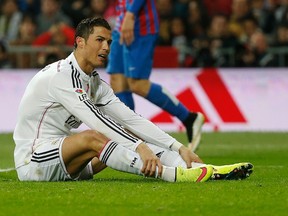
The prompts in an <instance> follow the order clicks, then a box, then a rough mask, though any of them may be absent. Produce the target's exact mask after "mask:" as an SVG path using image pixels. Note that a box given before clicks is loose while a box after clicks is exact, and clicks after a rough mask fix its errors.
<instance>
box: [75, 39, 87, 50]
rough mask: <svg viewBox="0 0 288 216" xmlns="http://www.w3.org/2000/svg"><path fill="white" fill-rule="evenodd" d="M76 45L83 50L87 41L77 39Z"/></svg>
mask: <svg viewBox="0 0 288 216" xmlns="http://www.w3.org/2000/svg"><path fill="white" fill-rule="evenodd" d="M76 44H77V47H79V48H83V47H84V45H85V39H84V38H83V37H79V36H78V37H76Z"/></svg>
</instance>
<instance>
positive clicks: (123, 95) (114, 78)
mask: <svg viewBox="0 0 288 216" xmlns="http://www.w3.org/2000/svg"><path fill="white" fill-rule="evenodd" d="M119 39H120V35H119V32H117V31H113V33H112V44H111V48H110V49H111V51H110V54H109V60H108V65H107V73H108V74H110V85H111V87H112V89H113V90H114V93H115V95H116V96H117V97H118V98H119V99H120V100H121V101H122V102H123V103H125V104H126V105H127V106H128V107H129V108H130V109H132V110H134V108H135V107H134V100H133V96H132V92H131V91H130V90H129V86H128V83H127V79H126V77H125V76H124V61H123V46H122V45H121V44H120V43H119Z"/></svg>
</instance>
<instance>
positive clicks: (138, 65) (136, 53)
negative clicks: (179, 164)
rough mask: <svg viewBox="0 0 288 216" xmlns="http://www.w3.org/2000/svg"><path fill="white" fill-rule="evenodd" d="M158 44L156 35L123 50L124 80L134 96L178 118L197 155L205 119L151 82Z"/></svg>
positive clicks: (140, 40) (140, 38)
mask: <svg viewBox="0 0 288 216" xmlns="http://www.w3.org/2000/svg"><path fill="white" fill-rule="evenodd" d="M156 40H157V35H148V36H145V37H138V38H137V39H136V40H135V41H134V42H133V44H132V45H131V46H129V47H127V46H124V57H123V58H124V61H125V76H126V77H127V78H128V84H129V88H130V90H131V91H132V92H133V93H136V94H138V95H140V96H142V97H144V98H146V99H147V100H148V101H150V102H151V103H153V104H155V105H156V106H158V107H160V108H162V109H163V110H165V111H167V112H168V113H170V114H171V115H173V116H176V117H177V118H178V119H179V120H180V121H181V122H182V123H183V124H184V126H185V127H186V132H187V136H188V142H189V144H190V145H189V148H190V149H191V150H192V151H195V150H196V148H197V146H198V144H199V142H200V139H201V129H202V125H203V123H204V116H203V115H202V114H201V113H197V112H190V111H189V110H188V109H187V107H185V106H184V105H183V104H182V103H181V102H180V101H179V100H178V99H177V98H176V97H175V96H174V95H172V94H171V93H170V92H169V91H168V90H167V89H165V88H164V87H163V86H161V85H159V84H157V83H153V82H150V80H149V77H150V74H151V71H152V66H153V53H154V48H155V44H156ZM143 50H145V52H143Z"/></svg>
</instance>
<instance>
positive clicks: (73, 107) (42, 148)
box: [13, 18, 253, 182]
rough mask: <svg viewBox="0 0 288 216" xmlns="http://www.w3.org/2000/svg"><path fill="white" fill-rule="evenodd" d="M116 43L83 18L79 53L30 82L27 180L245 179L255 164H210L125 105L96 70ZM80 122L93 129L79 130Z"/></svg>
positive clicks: (22, 109) (23, 157) (24, 116)
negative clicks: (121, 175) (115, 174)
mask: <svg viewBox="0 0 288 216" xmlns="http://www.w3.org/2000/svg"><path fill="white" fill-rule="evenodd" d="M110 44H111V28H110V26H109V24H108V23H107V21H106V20H105V19H102V18H88V19H85V20H82V21H81V22H80V23H79V25H78V26H77V28H76V36H75V49H74V51H73V52H72V53H71V54H70V55H69V56H68V57H67V58H66V59H62V60H59V61H57V62H54V63H52V64H49V65H47V66H46V67H45V68H44V69H42V70H41V71H39V72H38V73H37V74H36V75H35V76H34V77H33V78H32V80H31V81H30V83H29V84H28V86H27V88H26V90H25V93H24V95H23V98H22V100H21V103H20V105H19V112H18V120H17V125H16V128H15V131H14V134H13V138H14V141H15V144H16V146H15V151H14V160H15V166H16V170H17V174H18V178H19V179H20V180H21V181H66V180H84V179H91V178H93V175H94V174H97V173H99V172H100V171H102V170H103V169H104V168H105V167H107V166H109V167H111V168H113V169H115V170H119V171H123V172H128V173H133V174H137V175H144V176H149V177H153V178H159V179H162V180H164V181H168V182H205V181H207V180H209V179H244V178H246V177H248V176H249V175H250V174H251V172H252V169H253V166H252V164H250V163H240V164H234V165H228V166H218V167H217V166H213V165H207V164H204V163H203V161H202V159H200V158H199V157H198V155H196V154H195V153H193V152H192V151H190V150H189V149H188V148H187V147H186V146H184V145H183V144H182V143H180V142H179V141H177V140H176V139H175V138H173V137H171V136H170V135H169V134H167V133H165V132H164V131H162V130H160V129H159V128H158V127H157V126H155V125H154V124H153V123H152V122H150V121H148V120H147V119H144V118H143V117H141V116H140V115H138V114H137V113H135V112H134V111H132V110H131V109H129V108H128V107H127V106H126V105H124V103H122V102H121V101H120V100H119V99H118V98H117V97H116V96H115V94H114V93H113V90H112V89H111V87H110V86H109V85H108V84H107V83H106V82H105V81H103V80H101V78H100V77H99V74H98V73H97V72H96V69H97V68H98V67H101V66H103V65H104V64H105V62H106V60H107V56H108V54H109V51H110ZM82 123H84V124H85V125H86V126H88V127H89V128H90V129H87V130H84V131H80V132H79V131H76V132H75V131H74V130H73V129H77V128H78V127H79V126H80V125H81V124H82Z"/></svg>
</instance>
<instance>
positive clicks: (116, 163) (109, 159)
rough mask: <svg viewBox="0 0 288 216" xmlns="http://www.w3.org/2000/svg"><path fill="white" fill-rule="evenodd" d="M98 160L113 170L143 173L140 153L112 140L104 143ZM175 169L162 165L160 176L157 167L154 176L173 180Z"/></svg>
mask: <svg viewBox="0 0 288 216" xmlns="http://www.w3.org/2000/svg"><path fill="white" fill-rule="evenodd" d="M99 160H100V161H102V162H103V163H105V164H106V165H107V166H108V167H111V168H113V169H115V170H119V171H123V172H128V173H133V174H137V175H143V173H142V172H141V169H142V167H143V162H142V160H141V158H140V155H139V154H137V153H136V152H133V151H131V150H129V149H127V148H125V147H123V146H121V145H118V144H117V143H115V142H113V141H109V142H108V143H107V144H106V145H105V147H104V148H103V150H102V151H101V153H100V156H99ZM175 169H176V168H175V167H168V166H163V172H162V176H161V177H160V176H158V169H157V171H156V174H155V178H160V179H163V180H164V181H169V182H175Z"/></svg>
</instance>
